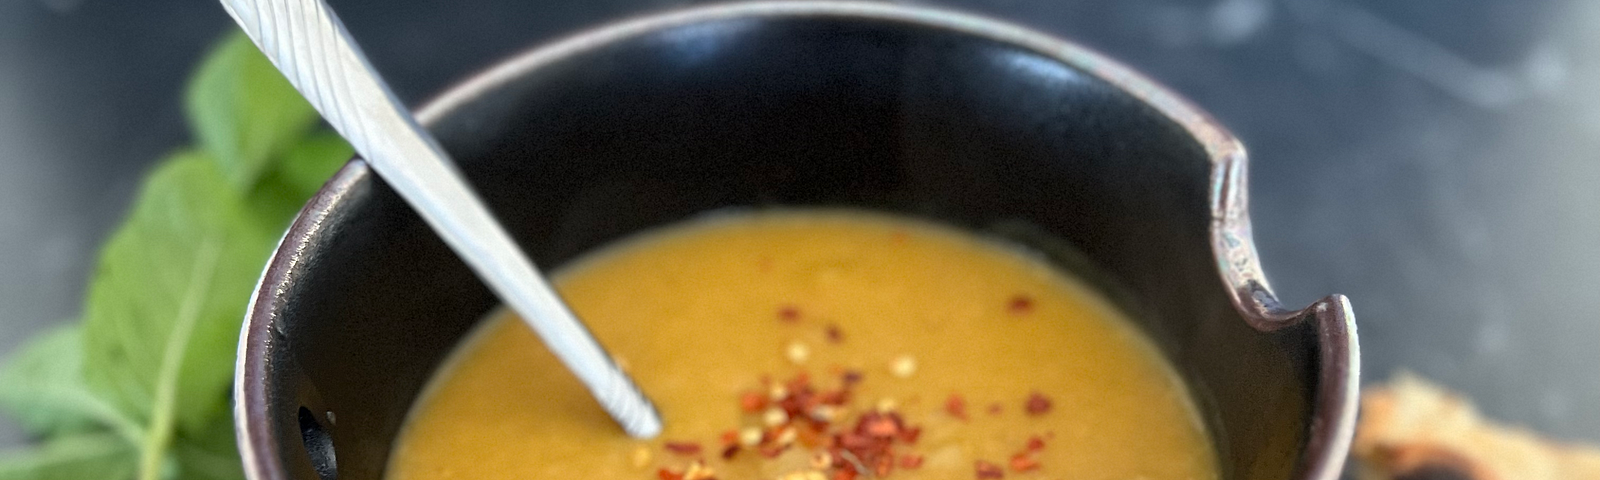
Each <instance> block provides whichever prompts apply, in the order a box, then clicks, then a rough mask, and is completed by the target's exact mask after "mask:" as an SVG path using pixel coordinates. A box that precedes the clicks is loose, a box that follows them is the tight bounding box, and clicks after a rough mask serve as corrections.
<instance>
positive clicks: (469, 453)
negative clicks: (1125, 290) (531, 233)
mask: <svg viewBox="0 0 1600 480" xmlns="http://www.w3.org/2000/svg"><path fill="white" fill-rule="evenodd" d="M555 283H556V285H557V287H558V289H559V290H560V291H561V293H562V295H563V296H564V298H565V299H566V300H567V302H568V303H569V304H570V305H571V306H572V307H573V309H575V310H576V311H577V312H578V314H579V315H580V316H581V317H583V318H584V319H585V321H586V322H587V323H588V325H589V326H590V328H591V329H592V330H593V331H594V333H595V335H596V336H598V338H599V339H600V341H601V343H603V344H604V345H606V347H607V348H608V350H609V351H610V352H611V353H612V354H613V355H614V356H615V357H616V358H617V359H618V363H619V364H620V365H622V366H623V368H625V369H626V370H627V371H628V372H629V373H630V374H631V375H633V376H634V378H635V379H636V380H637V381H638V382H639V384H640V385H641V386H642V387H643V389H644V390H645V392H646V393H647V394H648V395H650V396H651V397H652V399H654V400H655V402H656V404H657V407H658V408H659V409H660V412H661V414H662V415H663V417H664V420H665V422H666V431H665V433H664V434H663V435H662V436H661V437H660V438H657V439H654V440H650V441H641V440H635V439H632V438H629V437H628V436H626V435H625V434H623V433H622V431H621V430H620V429H619V428H618V427H617V426H616V425H615V424H614V423H613V422H612V421H611V419H610V418H609V417H607V416H606V414H605V412H603V411H602V410H601V409H600V408H599V407H598V406H597V405H596V404H595V402H594V401H593V400H592V399H591V398H590V397H589V394H588V392H587V391H586V390H584V388H583V387H582V385H580V384H579V383H578V381H577V380H576V379H574V378H573V377H571V376H570V374H569V373H568V372H567V371H566V370H565V369H563V368H562V366H561V365H560V364H559V363H557V361H556V360H555V358H554V357H553V356H551V354H550V353H549V352H548V351H547V350H546V349H545V348H544V346H543V345H542V344H541V343H540V342H539V340H538V338H537V337H535V336H534V335H533V333H532V332H531V331H530V330H528V329H527V327H525V326H524V325H522V323H521V322H519V321H517V320H516V318H515V317H514V316H512V315H510V314H507V313H496V314H494V315H492V316H491V317H490V318H489V319H488V320H486V321H485V322H483V324H482V326H480V327H479V329H478V331H477V332H476V333H475V334H473V335H472V336H471V337H470V339H469V340H468V341H465V342H463V344H462V345H461V347H459V348H458V350H457V351H456V353H455V354H454V356H453V358H452V359H451V360H450V361H449V362H448V363H447V364H446V366H445V367H444V368H442V369H441V370H440V371H439V372H438V373H437V374H436V375H437V376H436V377H435V378H434V380H433V381H432V384H431V385H430V386H429V387H428V389H427V392H426V393H425V394H424V396H423V398H422V400H421V401H419V402H418V403H417V405H416V407H414V411H413V412H412V413H411V417H410V419H409V420H408V423H407V426H406V428H405V431H404V432H403V434H402V436H401V438H400V440H399V442H398V444H397V446H396V450H395V452H394V454H393V455H392V460H391V463H390V468H389V469H388V480H440V479H478V480H483V479H519V480H521V479H541V478H549V479H638V480H653V479H661V480H704V479H708V478H719V479H723V480H734V479H774V478H780V479H797V480H798V479H806V480H820V479H827V480H836V479H850V478H903V479H908V480H913V479H973V478H979V479H983V478H1024V479H1026V478H1039V479H1052V480H1053V479H1072V480H1095V479H1117V480H1132V479H1148V480H1159V479H1193V480H1200V479H1214V478H1216V477H1217V473H1216V466H1215V455H1214V453H1213V451H1212V448H1211V445H1210V443H1209V440H1208V438H1207V436H1206V433H1205V432H1204V427H1203V426H1202V424H1201V422H1200V421H1199V420H1198V418H1199V417H1198V415H1197V413H1196V411H1195V407H1194V405H1193V403H1192V402H1191V401H1190V399H1189V398H1188V396H1187V394H1186V390H1185V389H1184V387H1183V385H1182V384H1181V382H1180V381H1179V379H1178V377H1177V376H1176V375H1175V374H1174V373H1173V370H1172V369H1171V368H1170V367H1169V366H1168V365H1166V364H1165V363H1164V361H1163V359H1162V358H1161V356H1160V355H1159V354H1158V353H1157V351H1156V350H1155V348H1154V346H1153V345H1151V344H1150V343H1149V342H1148V340H1147V339H1145V338H1144V337H1143V336H1142V335H1141V334H1140V333H1139V332H1138V331H1137V329H1136V328H1135V327H1134V326H1133V325H1132V324H1131V323H1130V322H1129V321H1128V320H1127V319H1126V318H1124V317H1123V316H1122V315H1121V314H1120V313H1119V312H1118V311H1117V310H1115V309H1113V308H1112V307H1111V306H1110V305H1109V304H1108V303H1107V302H1106V301H1105V300H1104V299H1102V298H1101V297H1100V296H1099V295H1098V294H1097V293H1096V292H1095V291H1093V290H1091V289H1090V288H1088V287H1087V286H1085V285H1083V284H1081V283H1080V282H1078V281H1076V280H1074V279H1072V278H1070V277H1067V276H1064V275H1063V274H1062V273H1061V272H1059V271H1057V270H1055V269H1053V268H1051V267H1050V266H1048V265H1046V264H1045V263H1043V262H1042V261H1039V260H1037V259H1035V258H1032V257H1031V256H1030V255H1028V254H1026V253H1025V252H1023V251H1022V250H1020V249H1015V248H1010V247H1009V246H1007V245H1004V244H1000V243H996V242H991V241H988V240H985V239H981V238H978V237H974V236H971V235H970V234H966V233H964V232H960V231H956V230H953V229H949V228H945V227H940V226H936V225H931V224H926V223H922V222H917V221H911V220H905V219H899V218H896V217H888V216H880V215H873V214H864V213H850V212H840V211H771V212H759V213H742V214H727V215H721V216H717V217H709V218H707V219H704V220H700V221H694V222H688V223H685V224H681V225H678V226H673V227H669V228H665V229H661V230H658V231H655V232H651V233H648V234H645V235H642V236H638V237H636V238H633V239H631V240H627V241H623V242H619V243H617V244H615V245H613V246H610V247H608V248H605V249H602V250H600V251H598V252H595V253H593V254H590V255H588V256H587V257H584V258H583V259H581V260H579V261H577V262H574V263H573V264H572V265H571V266H570V267H568V268H566V269H564V270H563V271H561V272H560V273H559V274H558V275H556V276H555Z"/></svg>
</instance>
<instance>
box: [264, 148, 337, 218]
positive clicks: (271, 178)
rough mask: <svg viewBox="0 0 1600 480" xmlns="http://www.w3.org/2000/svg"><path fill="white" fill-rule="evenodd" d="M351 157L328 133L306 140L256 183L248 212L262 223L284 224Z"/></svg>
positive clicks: (285, 155)
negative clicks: (260, 219)
mask: <svg viewBox="0 0 1600 480" xmlns="http://www.w3.org/2000/svg"><path fill="white" fill-rule="evenodd" d="M354 154H355V152H354V150H352V149H351V148H350V145H349V144H347V143H345V141H344V139H343V138H340V137H339V136H338V135H334V134H333V133H331V132H318V133H314V134H312V135H311V136H309V137H306V138H305V139H303V140H301V141H300V143H299V144H296V145H295V146H294V147H292V148H290V149H289V151H287V152H285V153H284V154H283V155H282V156H280V157H279V158H278V159H277V160H276V161H275V162H274V163H273V168H272V169H271V170H270V171H268V172H267V174H266V175H265V176H263V177H262V178H261V181H259V182H257V184H256V188H255V190H254V191H252V192H251V193H250V198H249V199H248V200H247V201H248V202H249V204H250V209H251V211H252V212H253V213H254V214H255V215H257V216H259V217H260V218H262V221H263V222H268V223H271V222H283V224H284V225H287V224H288V220H289V219H291V218H294V215H295V213H296V212H299V211H300V207H302V206H304V205H305V203H306V199H307V198H311V196H312V195H314V194H316V193H317V190H318V189H321V188H322V184H323V183H326V182H327V181H328V178H329V177H331V176H333V174H334V172H337V171H338V170H339V167H341V166H343V165H344V164H345V162H348V161H350V157H351V156H353V155H354Z"/></svg>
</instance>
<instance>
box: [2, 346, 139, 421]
mask: <svg viewBox="0 0 1600 480" xmlns="http://www.w3.org/2000/svg"><path fill="white" fill-rule="evenodd" d="M0 408H4V409H5V411H6V413H9V414H11V416H12V418H15V419H17V421H18V422H19V423H21V424H22V427H23V428H24V429H26V430H27V431H28V432H29V433H31V434H33V435H37V436H41V437H42V436H49V435H56V434H63V433H74V432H82V431H87V430H93V429H98V428H101V426H111V427H113V428H115V429H116V430H117V431H118V432H119V433H121V434H123V435H124V436H125V437H126V438H128V439H129V440H132V439H136V438H138V437H139V436H140V435H142V433H140V428H139V426H138V424H136V423H134V421H133V420H132V419H130V418H128V416H127V415H125V414H123V413H122V412H121V411H118V410H117V408H116V407H114V406H112V405H111V404H110V403H108V402H106V401H105V400H104V399H102V398H100V397H99V396H97V395H95V394H94V392H91V391H90V390H89V387H88V385H86V384H85V383H84V381H83V335H82V332H81V330H80V328H79V327H78V325H75V324H74V325H64V326H60V327H56V329H55V330H50V331H47V332H45V333H42V334H39V335H38V336H36V337H34V338H33V339H32V340H31V341H29V343H28V344H27V346H25V347H23V348H22V349H21V350H19V351H18V352H17V353H16V354H14V355H13V356H12V357H11V358H10V359H8V360H7V362H6V363H5V368H4V369H3V370H0Z"/></svg>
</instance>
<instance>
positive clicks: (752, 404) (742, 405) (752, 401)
mask: <svg viewBox="0 0 1600 480" xmlns="http://www.w3.org/2000/svg"><path fill="white" fill-rule="evenodd" d="M739 409H740V410H743V411H744V413H759V412H761V411H762V410H766V409H767V396H766V395H762V394H761V393H760V392H745V393H744V394H743V395H740V396H739Z"/></svg>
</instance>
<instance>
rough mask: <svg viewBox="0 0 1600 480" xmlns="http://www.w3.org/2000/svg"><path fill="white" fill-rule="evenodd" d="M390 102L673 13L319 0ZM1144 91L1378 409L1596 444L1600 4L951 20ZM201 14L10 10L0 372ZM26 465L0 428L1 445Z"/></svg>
mask: <svg viewBox="0 0 1600 480" xmlns="http://www.w3.org/2000/svg"><path fill="white" fill-rule="evenodd" d="M332 3H333V4H334V6H335V8H336V9H337V10H338V11H339V12H340V14H341V15H342V16H343V17H344V19H345V20H346V22H348V23H349V24H350V26H351V30H352V32H353V33H354V34H355V35H356V37H357V38H358V39H359V40H360V41H361V42H362V43H363V45H364V46H365V47H366V49H367V51H368V53H369V54H370V55H371V57H372V60H373V63H374V64H375V65H376V66H377V67H378V69H379V70H381V71H382V72H383V73H384V74H385V75H386V76H387V77H389V78H390V79H391V81H392V83H393V84H394V85H395V87H396V88H397V90H398V93H399V95H400V96H401V98H403V99H405V100H407V101H409V102H412V103H416V102H420V101H422V100H424V99H426V98H427V97H428V96H429V95H431V94H432V93H433V92H436V91H438V90H439V89H441V88H443V87H444V86H446V85H448V84H449V83H450V82H452V81H453V80H455V79H459V78H461V77H463V76H465V75H467V74H468V73H470V72H472V71H473V70H475V69H477V68H481V67H483V66H486V65H488V64H490V63H491V62H493V61H495V60H496V59H498V58H502V57H505V56H507V55H510V54H512V53H514V52H516V51H517V50H520V49H522V48H524V47H527V46H530V45H532V44H535V43H537V42H539V41H542V40H547V39H550V38H553V37H555V36H558V35H561V34H563V33H567V32H572V31H574V30H577V29H580V28H582V27H584V26H587V25H592V24H596V23H599V22H603V21H605V20H608V19H613V18H617V17H619V16H623V15H628V14H634V13H641V12H645V11H650V10H657V9H662V8H669V7H671V6H673V5H680V4H683V3H685V2H680V1H665V0H645V1H624V0H544V1H540V2H518V1H503V0H502V1H491V0H418V1H396V0H383V1H378V0H335V1H333V2H332ZM944 4H946V5H956V6H961V7H964V8H969V9H972V10H977V11H981V12H986V13H989V14H993V15H996V16H999V17H1003V18H1007V19H1011V20H1014V21H1017V22H1021V23H1024V24H1027V25H1031V26H1034V27H1037V28H1040V29H1043V30H1046V31H1049V32H1053V33H1056V34H1059V35H1062V36H1065V37H1067V38H1070V39H1074V40H1077V41H1080V42H1082V43H1085V44H1087V45H1090V46H1092V47H1094V48H1096V49H1099V50H1101V51H1104V52H1106V53H1108V54H1110V55H1112V56H1114V57H1116V58H1119V59H1122V60H1123V61H1125V62H1127V63H1129V64H1131V65H1133V66H1134V67H1136V68H1138V69H1141V70H1143V71H1145V72H1146V73H1148V74H1150V75H1151V76H1153V77H1155V78H1156V79H1158V80H1159V81H1161V82H1163V83H1166V84H1167V85H1169V86H1171V87H1173V88H1174V89H1176V90H1177V91H1179V92H1181V93H1183V94H1184V95H1187V96H1188V97H1189V98H1191V99H1193V100H1194V101H1195V102H1196V103H1198V104H1199V105H1201V106H1202V107H1203V108H1205V109H1207V110H1209V111H1211V112H1212V113H1213V114H1215V115H1216V116H1217V117H1218V118H1220V119H1221V120H1222V122H1223V123H1224V124H1226V125H1228V126H1229V127H1231V128H1232V129H1233V130H1234V131H1235V133H1237V134H1238V135H1239V136H1240V137H1241V138H1243V140H1244V141H1245V143H1246V145H1248V146H1249V147H1250V149H1251V153H1252V159H1253V161H1252V167H1253V171H1252V172H1251V181H1252V184H1253V185H1252V189H1253V194H1254V200H1255V203H1254V212H1255V220H1256V235H1257V240H1258V242H1259V244H1260V248H1261V250H1262V251H1261V253H1262V256H1263V257H1264V258H1263V263H1264V264H1265V266H1266V269H1267V271H1268V272H1269V273H1270V274H1271V275H1272V278H1273V280H1274V281H1275V286H1276V287H1277V288H1278V289H1279V291H1280V293H1281V294H1282V295H1283V296H1284V297H1285V299H1286V300H1288V301H1290V302H1291V303H1303V302H1309V301H1311V300H1313V299H1315V298H1317V297H1320V296H1321V295H1324V294H1327V293H1333V292H1338V293H1344V294H1348V295H1350V296H1351V298H1352V299H1353V303H1354V305H1355V311H1356V316H1357V319H1358V322H1359V324H1360V333H1361V339H1362V350H1363V353H1364V358H1363V363H1364V365H1363V372H1362V374H1363V375H1364V377H1365V379H1366V380H1367V381H1369V382H1371V381H1376V380H1382V379H1384V378H1387V377H1388V376H1389V375H1390V374H1391V373H1392V372H1394V371H1396V370H1400V369H1409V370H1412V371H1416V372H1418V373H1421V374H1423V375H1425V376H1428V377H1431V378H1434V379H1437V380H1438V381H1440V382H1442V383H1444V384H1446V385H1448V386H1450V387H1453V388H1457V389H1460V390H1463V391H1466V392H1468V393H1470V394H1471V395H1472V396H1474V397H1475V398H1476V399H1478V401H1479V402H1480V403H1481V404H1482V406H1483V409H1484V410H1485V411H1487V412H1488V413H1489V414H1491V415H1493V416H1495V417H1498V418H1502V419H1505V420H1507V421H1510V422H1513V423H1517V424H1522V425H1527V426H1530V427H1533V428H1535V429H1538V430H1540V431H1543V432H1546V433H1549V434H1551V435H1554V436H1556V437H1559V438H1566V439H1583V440H1592V441H1600V408H1596V407H1595V405H1600V369H1597V368H1596V365H1597V364H1600V349H1597V348H1596V347H1597V346H1596V343H1597V342H1600V315H1597V314H1595V313H1594V312H1597V311H1600V293H1597V292H1600V215H1597V214H1596V213H1595V212H1594V210H1595V209H1596V208H1597V207H1600V188H1596V187H1595V186H1594V185H1595V183H1596V180H1600V29H1596V28H1594V27H1593V26H1594V25H1600V3H1596V2H1577V1H1546V0H1401V1H1385V0H1362V1H1354V0H1277V1H1273V0H1209V1H1176V0H1170V1H1160V0H1122V1H1114V2H1088V1H1069V0H976V1H966V2H954V1H951V2H945V3H944ZM228 28H231V24H230V23H229V21H228V19H227V18H226V16H225V15H224V14H223V13H222V11H221V8H220V7H219V6H217V5H216V4H214V3H210V2H206V1H201V0H184V1H176V2H174V1H169V0H10V1H6V2H0V352H9V351H11V350H13V349H14V348H15V347H16V345H18V344H19V343H20V342H22V341H23V340H24V339H25V338H26V337H27V336H28V335H29V334H31V333H33V332H36V331H38V330H40V329H42V328H44V327H45V326H46V325H48V324H50V323H51V322H55V321H59V320H63V319H70V318H73V316H74V315H76V314H77V313H78V310H79V298H80V295H81V291H82V289H83V287H84V282H85V278H86V275H87V272H88V271H89V269H90V267H91V266H92V263H93V261H92V253H93V251H94V249H95V246H96V245H97V244H98V243H99V242H100V241H101V240H102V239H103V238H104V237H105V235H106V234H107V233H108V230H109V229H110V227H111V226H112V225H113V224H114V222H116V220H117V219H118V218H119V217H120V216H121V215H122V212H123V209H124V208H126V204H127V202H128V200H129V197H130V196H131V195H132V194H133V189H134V186H135V185H136V182H137V180H138V178H139V175H140V173H141V172H143V171H144V170H145V169H146V168H148V167H149V166H150V165H151V164H152V162H154V161H155V160H157V159H158V158H159V157H160V156H162V155H163V154H164V153H165V152H168V151H170V150H171V149H173V148H175V147H177V146H179V145H182V144H185V143H186V142H188V134H187V133H186V132H187V129H186V126H185V125H184V123H183V119H182V115H181V112H180V110H179V96H180V92H181V90H182V87H183V81H184V79H185V77H186V75H187V73H188V71H189V69H190V68H191V66H192V65H193V64H194V62H195V61H196V60H197V58H198V57H199V55H200V54H201V53H202V52H203V51H204V49H205V47H206V45H207V44H208V42H210V41H211V40H213V39H215V38H216V37H217V36H218V35H220V34H221V33H222V32H223V31H225V30H226V29H228ZM17 441H18V438H17V434H16V433H15V431H14V429H11V428H8V427H7V426H0V444H14V443H15V442H17Z"/></svg>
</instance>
